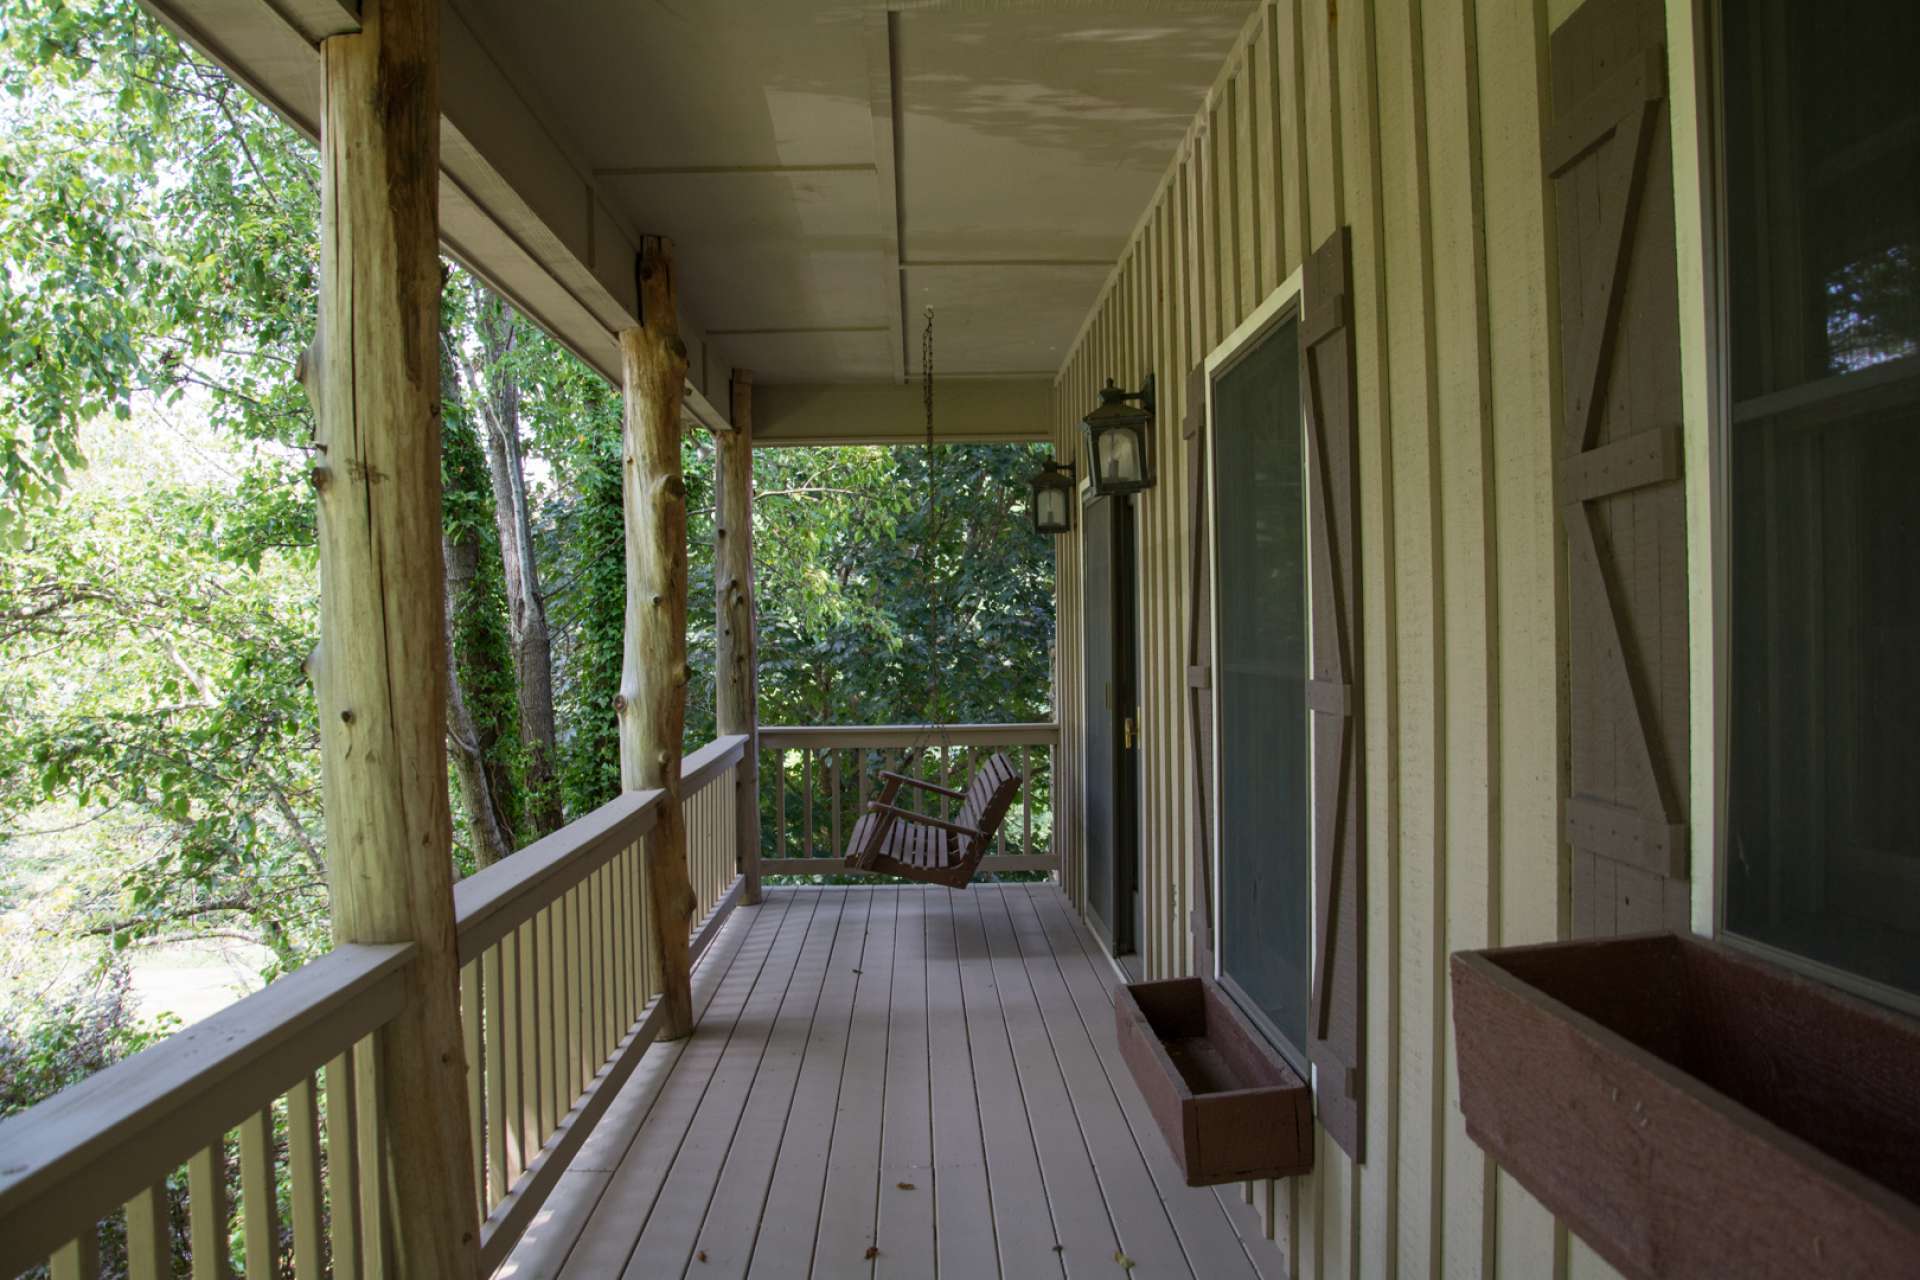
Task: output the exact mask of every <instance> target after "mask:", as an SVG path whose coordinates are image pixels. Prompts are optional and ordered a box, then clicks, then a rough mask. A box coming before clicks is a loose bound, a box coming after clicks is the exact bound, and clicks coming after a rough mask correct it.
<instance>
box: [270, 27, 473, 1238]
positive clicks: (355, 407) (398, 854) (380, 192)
mask: <svg viewBox="0 0 1920 1280" xmlns="http://www.w3.org/2000/svg"><path fill="white" fill-rule="evenodd" d="M439 15H440V6H439V4H438V3H437V2H436V0H364V2H363V4H362V5H361V21H360V30H359V31H358V32H355V33H353V34H350V35H337V36H332V37H329V38H328V39H326V40H324V41H322V42H321V46H320V50H321V65H322V97H321V127H320V157H321V158H320V207H321V215H320V216H321V223H320V317H319V326H318V331H317V334H316V336H315V338H314V343H313V346H312V347H311V348H310V349H309V350H308V351H307V352H306V354H305V355H304V356H303V357H302V359H301V361H300V370H299V376H300V379H301V381H302V382H303V383H304V384H305V386H306V388H307V392H308V394H309V396H310V397H311V398H312V401H313V406H314V416H315V419H316V426H315V431H314V443H315V449H316V453H315V462H314V467H313V471H312V474H311V477H310V478H311V480H312V483H313V487H314V490H315V493H316V496H317V505H318V535H319V551H320V644H319V647H318V649H316V650H315V652H314V655H313V658H312V659H311V661H310V663H309V669H310V674H311V675H312V678H313V682H314V688H315V694H316V697H317V699H318V703H319V711H320V747H321V781H322V785H323V788H324V796H325V810H326V828H327V833H326V843H327V872H328V880H329V882H330V885H331V889H332V903H333V932H334V938H335V940H336V941H338V942H378V943H391V942H412V943H415V944H417V946H418V951H417V952H416V961H415V963H414V965H413V967H412V968H411V969H410V970H409V975H408V981H409V984H410V986H411V992H410V998H409V999H408V1000H407V1003H406V1007H405V1008H404V1009H403V1010H402V1011H401V1013H400V1014H399V1016H398V1017H397V1018H396V1019H395V1020H394V1021H393V1023H392V1024H391V1025H389V1026H388V1027H386V1028H385V1029H384V1031H383V1033H382V1034H381V1035H380V1036H379V1037H378V1040H377V1047H376V1049H375V1053H376V1055H377V1057H376V1059H375V1061H376V1063H377V1069H376V1071H375V1073H374V1079H373V1081H372V1082H371V1083H372V1086H373V1088H375V1089H377V1090H378V1091H379V1095H378V1097H379V1101H378V1106H379V1110H380V1113H381V1114H382V1115H383V1116H384V1117H385V1121H386V1143H385V1147H384V1150H383V1165H382V1167H381V1168H380V1169H379V1170H378V1171H377V1172H376V1171H372V1170H369V1171H368V1172H369V1174H370V1175H372V1176H376V1177H378V1179H379V1181H380V1185H381V1194H382V1196H383V1198H384V1200H385V1204H386V1213H385V1215H384V1216H385V1219H386V1223H387V1225H388V1228H389V1230H390V1232H391V1235H390V1238H389V1239H387V1240H385V1241H374V1242H370V1244H369V1248H370V1249H373V1250H379V1251H381V1252H385V1251H386V1250H388V1249H390V1250H391V1258H392V1264H393V1269H394V1270H395V1271H396V1272H397V1273H398V1274H401V1275H419V1276H428V1275H433V1276H471V1275H474V1274H476V1272H477V1271H478V1268H479V1222H478V1212H477V1210H476V1209H475V1206H474V1190H473V1172H472V1171H473V1157H472V1151H471V1146H470V1142H469V1138H468V1130H467V1114H466V1098H467V1075H466V1060H465V1054H464V1051H463V1048H462V1045H463V1042H462V1038H461V1034H460V1005H459V964H458V958H457V952H456V951H455V946H454V924H453V859H452V842H453V821H452V816H451V813H450V810H449V806H448V799H447V751H446V745H447V723H446V691H447V665H446V664H447V647H446V632H445V629H444V628H445V625H446V617H445V609H446V591H445V583H444V577H445V574H444V570H443V566H442V563H441V548H440V360H439V354H438V353H439V326H440V246H439V195H438V193H439V180H440V83H439V80H440V42H439V30H438V28H439ZM376 1256H377V1255H376Z"/></svg>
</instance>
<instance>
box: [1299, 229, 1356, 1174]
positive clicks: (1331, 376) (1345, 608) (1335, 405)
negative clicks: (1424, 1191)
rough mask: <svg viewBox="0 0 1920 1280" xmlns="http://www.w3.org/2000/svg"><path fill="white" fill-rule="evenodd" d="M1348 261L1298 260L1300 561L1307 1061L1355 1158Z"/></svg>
mask: <svg viewBox="0 0 1920 1280" xmlns="http://www.w3.org/2000/svg"><path fill="white" fill-rule="evenodd" d="M1352 279H1353V256H1352V245H1351V238H1350V236H1349V234H1348V231H1347V228H1345V227H1342V228H1341V229H1340V230H1338V231H1336V232H1334V234H1333V235H1332V236H1330V237H1328V239H1327V241H1326V242H1325V243H1324V244H1322V245H1321V246H1320V247H1319V248H1318V249H1316V250H1314V252H1313V256H1312V257H1310V258H1308V259H1307V264H1306V270H1305V272H1304V274H1303V278H1302V284H1301V289H1302V294H1303V307H1302V315H1301V319H1300V356H1301V362H1302V369H1303V372H1304V374H1305V377H1306V400H1307V406H1306V407H1307V468H1308V476H1307V479H1308V486H1309V502H1308V525H1307V538H1308V543H1309V546H1308V555H1309V556H1310V557H1311V559H1310V561H1309V563H1310V566H1311V575H1312V582H1313V593H1312V603H1311V608H1312V613H1313V616H1312V620H1311V627H1312V633H1313V663H1312V678H1311V679H1310V680H1308V682H1307V707H1308V709H1309V710H1310V711H1311V713H1312V719H1313V899H1314V902H1313V949H1314V964H1313V999H1312V1002H1311V1005H1310V1006H1309V1009H1308V1018H1309V1025H1308V1028H1307V1054H1308V1056H1309V1057H1310V1058H1311V1059H1312V1061H1313V1065H1314V1068H1315V1071H1316V1074H1317V1077H1318V1080H1317V1086H1316V1088H1315V1101H1316V1102H1317V1103H1318V1105H1319V1109H1320V1123H1321V1124H1323V1125H1324V1126H1326V1130H1327V1133H1328V1135H1329V1136H1331V1137H1332V1138H1333V1140H1334V1141H1335V1142H1337V1143H1339V1144H1340V1146H1341V1148H1342V1149H1344V1150H1345V1151H1346V1153H1347V1154H1348V1155H1349V1156H1351V1157H1353V1159H1354V1160H1356V1161H1358V1160H1364V1159H1365V1158H1366V1153H1365V1144H1364V1132H1365V1128H1366V1124H1365V1119H1366V1113H1365V1109H1364V1106H1363V1103H1364V1101H1365V1099H1364V1097H1363V1096H1362V1091H1363V1088H1364V1085H1365V1079H1366V1061H1365V1045H1366V1027H1365V1021H1366V1019H1365V1010H1366V971H1367V970H1366V861H1365V859H1364V858H1363V857H1362V855H1361V845H1360V721H1359V716H1358V713H1359V709H1360V612H1359V611H1360V594H1359V592H1360V577H1359V571H1358V557H1359V549H1360V543H1359V530H1358V527H1357V526H1356V524H1355V515H1356V512H1357V508H1358V506H1359V486H1358V477H1357V475H1356V472H1355V462H1354V456H1355V453H1356V448H1355V440H1354V436H1355V423H1354V412H1353V400H1354V368H1353V325H1352V319H1353V308H1352V301H1351V299H1352V290H1351V282H1352Z"/></svg>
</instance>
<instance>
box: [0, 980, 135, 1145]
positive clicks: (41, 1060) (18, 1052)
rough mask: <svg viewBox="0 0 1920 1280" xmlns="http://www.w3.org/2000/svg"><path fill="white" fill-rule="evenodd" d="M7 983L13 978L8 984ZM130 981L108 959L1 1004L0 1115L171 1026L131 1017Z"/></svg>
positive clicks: (107, 1062)
mask: <svg viewBox="0 0 1920 1280" xmlns="http://www.w3.org/2000/svg"><path fill="white" fill-rule="evenodd" d="M6 985H8V986H10V987H14V986H16V984H14V983H8V984H6ZM131 986H132V980H131V978H130V977H129V976H128V974H127V970H126V966H124V965H109V966H108V967H107V968H106V969H105V970H104V971H102V972H97V973H95V972H89V973H86V974H83V975H81V976H80V977H79V978H77V979H67V980H65V981H59V982H55V983H52V984H50V985H48V986H45V987H42V988H41V989H39V990H35V991H31V992H26V991H21V990H18V989H15V990H13V991H11V992H10V997H11V998H9V999H8V1000H6V1001H4V1002H0V1119H5V1118H6V1117H7V1116H10V1115H12V1114H14V1113H15V1112H17V1111H25V1110H26V1109H27V1108H28V1107H31V1106H32V1105H34V1104H35V1103H36V1102H39V1101H40V1100H41V1099H42V1098H47V1097H51V1096H52V1095H54V1094H56V1093H58V1092H59V1091H60V1090H62V1089H64V1088H66V1087H67V1086H68V1085H72V1084H78V1083H79V1082H80V1081H82V1080H84V1079H86V1078H87V1077H88V1076H90V1075H92V1074H93V1073H94V1072H96V1071H99V1070H101V1069H102V1068H105V1067H110V1066H112V1065H113V1064H114V1063H116V1062H118V1061H119V1060H120V1059H122V1058H124V1057H126V1056H128V1055H129V1054H132V1053H137V1052H138V1051H139V1050H141V1049H144V1048H145V1047H146V1046H147V1045H148V1044H149V1043H151V1042H152V1041H153V1040H155V1039H157V1038H158V1037H159V1036H161V1035H163V1034H165V1033H166V1032H167V1031H168V1030H170V1029H171V1025H170V1024H168V1023H165V1022H163V1023H160V1024H158V1025H151V1026H142V1025H141V1024H140V1023H139V1021H138V1020H137V1019H136V1018H135V1016H134V1012H133V1001H132V992H131Z"/></svg>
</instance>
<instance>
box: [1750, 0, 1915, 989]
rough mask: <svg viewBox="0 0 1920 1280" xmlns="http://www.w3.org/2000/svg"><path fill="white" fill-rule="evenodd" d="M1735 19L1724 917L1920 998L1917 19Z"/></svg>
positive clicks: (1897, 12) (1858, 7) (1823, 15)
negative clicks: (1915, 81)
mask: <svg viewBox="0 0 1920 1280" xmlns="http://www.w3.org/2000/svg"><path fill="white" fill-rule="evenodd" d="M1722 23H1723V26H1722V31H1721V44H1720V52H1721V59H1722V64H1721V72H1722V82H1723V85H1724V94H1723V104H1722V106H1723V111H1722V120H1723V127H1724V156H1725V194H1726V199H1725V201H1724V205H1725V211H1726V212H1725V217H1726V234H1725V258H1726V273H1727V289H1728V302H1729V306H1728V309H1727V311H1728V315H1729V316H1730V321H1729V327H1728V333H1727V345H1728V357H1729V369H1728V374H1729V383H1730V388H1731V393H1732V403H1731V412H1730V414H1729V419H1730V421H1729V425H1728V427H1727V430H1728V431H1729V432H1730V439H1729V441H1728V450H1727V457H1728V463H1729V472H1728V476H1727V485H1728V488H1727V491H1728V496H1729V503H1730V506H1729V528H1730V537H1729V552H1730V560H1729V564H1728V574H1729V578H1728V585H1729V592H1730V606H1731V612H1730V618H1729V623H1730V625H1729V628H1728V632H1729V634H1728V657H1729V681H1730V685H1729V689H1730V695H1731V696H1730V701H1729V709H1728V733H1729V747H1728V756H1727V760H1728V796H1727V809H1728V812H1727V824H1726V844H1725V852H1724V865H1725V868H1726V871H1725V892H1724V897H1723V923H1724V927H1725V929H1726V931H1727V932H1728V933H1730V934H1733V935H1736V936H1740V937H1743V938H1747V939H1750V940H1753V941H1757V942H1760V943H1763V944H1766V945H1767V946H1770V947H1773V948H1777V949H1779V950H1781V951H1784V952H1790V953H1793V954H1794V955H1797V956H1800V957H1803V958H1805V959H1808V960H1812V961H1815V962H1817V963H1819V964H1820V965H1823V966H1827V967H1829V968H1830V969H1832V970H1838V971H1841V972H1843V973H1845V974H1849V975H1853V976H1854V977H1857V978H1861V979H1865V980H1866V981H1867V982H1868V983H1870V984H1873V985H1874V986H1875V987H1876V988H1878V989H1880V990H1882V991H1885V990H1886V989H1888V988H1892V989H1896V990H1898V991H1901V992H1905V993H1907V994H1908V995H1909V996H1920V94H1916V93H1915V91H1914V85H1913V70H1912V63H1913V51H1914V50H1915V49H1916V48H1920V6H1916V5H1915V4H1913V3H1912V0H1856V2H1855V3H1848V4H1844V5H1840V6H1838V7H1835V6H1827V5H1808V4H1801V3H1796V2H1794V0H1752V2H1749V3H1728V4H1726V5H1725V6H1724V11H1723V14H1722Z"/></svg>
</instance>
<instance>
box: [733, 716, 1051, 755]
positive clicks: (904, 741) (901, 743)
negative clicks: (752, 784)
mask: <svg viewBox="0 0 1920 1280" xmlns="http://www.w3.org/2000/svg"><path fill="white" fill-rule="evenodd" d="M943 741H944V742H946V743H947V744H948V745H950V746H955V747H1022V746H1032V747H1052V746H1058V745H1059V743H1060V726H1059V724H1058V723H1055V722H1052V721H1034V722H1031V723H1022V724H948V725H926V724H868V725H857V724H819V725H779V726H773V727H768V726H764V725H763V726H762V727H761V729H760V745H761V746H762V747H766V748H773V747H820V748H825V747H911V746H915V745H919V746H923V747H935V746H938V745H940V743H941V742H943Z"/></svg>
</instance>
